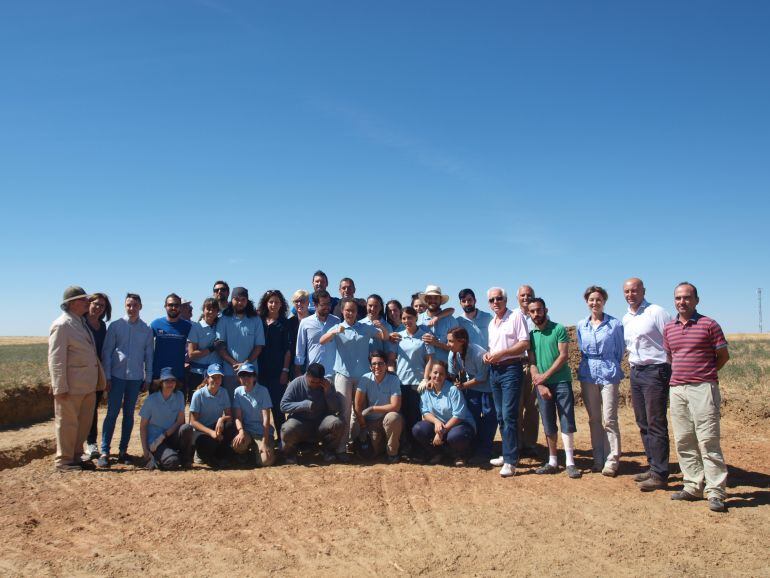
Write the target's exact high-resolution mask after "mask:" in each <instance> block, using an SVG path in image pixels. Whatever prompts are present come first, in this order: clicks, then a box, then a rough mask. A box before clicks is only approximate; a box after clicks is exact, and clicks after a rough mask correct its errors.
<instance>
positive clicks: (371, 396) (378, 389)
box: [356, 371, 401, 420]
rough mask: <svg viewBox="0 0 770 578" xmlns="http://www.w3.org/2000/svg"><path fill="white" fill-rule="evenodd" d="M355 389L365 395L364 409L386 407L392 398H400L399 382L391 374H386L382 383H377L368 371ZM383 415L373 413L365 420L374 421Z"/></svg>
mask: <svg viewBox="0 0 770 578" xmlns="http://www.w3.org/2000/svg"><path fill="white" fill-rule="evenodd" d="M356 389H358V391H360V392H361V393H364V394H366V407H372V406H375V405H388V404H389V403H390V398H391V397H392V396H394V395H398V396H401V382H400V381H399V380H398V377H396V376H395V375H394V374H392V373H386V374H385V377H384V378H382V381H381V382H380V383H377V380H376V379H375V378H374V374H373V373H372V372H371V371H370V372H369V373H367V374H365V375H363V376H362V377H361V379H360V380H359V382H358V385H357V386H356ZM384 415H385V414H383V413H382V412H374V411H373V412H371V413H369V414H368V415H367V416H366V419H367V420H375V419H379V418H381V417H383V416H384Z"/></svg>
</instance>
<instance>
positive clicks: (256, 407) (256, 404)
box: [233, 383, 273, 438]
mask: <svg viewBox="0 0 770 578" xmlns="http://www.w3.org/2000/svg"><path fill="white" fill-rule="evenodd" d="M272 407H273V402H272V401H270V393H269V392H268V391H267V388H266V387H265V386H264V385H260V384H258V383H255V384H254V387H253V389H252V390H251V391H246V388H245V387H243V386H242V385H240V386H238V387H236V388H235V394H234V395H233V408H235V409H240V410H241V421H242V422H243V428H244V429H245V430H246V431H247V432H248V433H249V434H250V435H251V437H253V438H258V437H259V438H261V437H262V436H263V435H264V434H265V428H264V427H263V426H262V410H263V409H271V408H272ZM272 434H273V428H272V427H271V428H270V435H272Z"/></svg>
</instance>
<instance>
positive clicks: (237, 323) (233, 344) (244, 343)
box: [217, 313, 265, 375]
mask: <svg viewBox="0 0 770 578" xmlns="http://www.w3.org/2000/svg"><path fill="white" fill-rule="evenodd" d="M217 339H221V340H222V341H224V342H225V343H226V344H227V353H228V354H229V355H230V357H232V358H233V359H234V360H235V361H237V362H239V363H243V362H245V361H246V360H247V359H248V357H249V355H250V354H251V352H252V351H253V350H254V348H255V347H256V346H257V345H264V344H265V332H264V329H262V318H261V317H259V316H257V315H255V316H254V317H247V316H246V315H244V316H243V317H238V316H237V315H236V314H235V313H233V314H232V315H222V317H220V318H219V321H218V322H217ZM252 363H253V364H254V368H255V369H257V370H259V366H258V364H257V360H256V359H255V360H253V361H252ZM222 370H223V371H224V372H225V375H235V372H234V371H233V367H232V366H231V365H230V364H229V363H223V364H222Z"/></svg>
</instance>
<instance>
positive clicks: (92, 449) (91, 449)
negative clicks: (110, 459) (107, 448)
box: [86, 444, 101, 460]
mask: <svg viewBox="0 0 770 578" xmlns="http://www.w3.org/2000/svg"><path fill="white" fill-rule="evenodd" d="M86 454H88V459H89V460H92V459H94V458H98V457H99V456H100V455H101V454H100V453H99V448H97V447H96V444H88V451H86Z"/></svg>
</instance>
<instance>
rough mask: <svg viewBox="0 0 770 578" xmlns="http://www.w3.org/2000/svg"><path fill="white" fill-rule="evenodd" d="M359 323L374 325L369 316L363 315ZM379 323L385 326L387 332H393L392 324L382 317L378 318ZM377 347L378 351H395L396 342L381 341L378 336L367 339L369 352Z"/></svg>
mask: <svg viewBox="0 0 770 578" xmlns="http://www.w3.org/2000/svg"><path fill="white" fill-rule="evenodd" d="M359 323H363V324H364V325H371V326H372V327H374V324H373V322H372V320H371V319H369V317H364V318H363V319H362V320H361V321H359ZM380 323H382V325H383V326H384V327H385V329H387V330H388V333H393V326H392V325H391V324H390V323H388V322H387V321H385V320H384V319H380ZM377 349H379V350H380V351H384V352H385V353H396V344H395V343H391V342H390V341H389V340H388V341H383V340H382V339H380V338H379V337H372V338H371V339H370V340H369V352H370V353H371V352H372V351H375V350H377Z"/></svg>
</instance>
